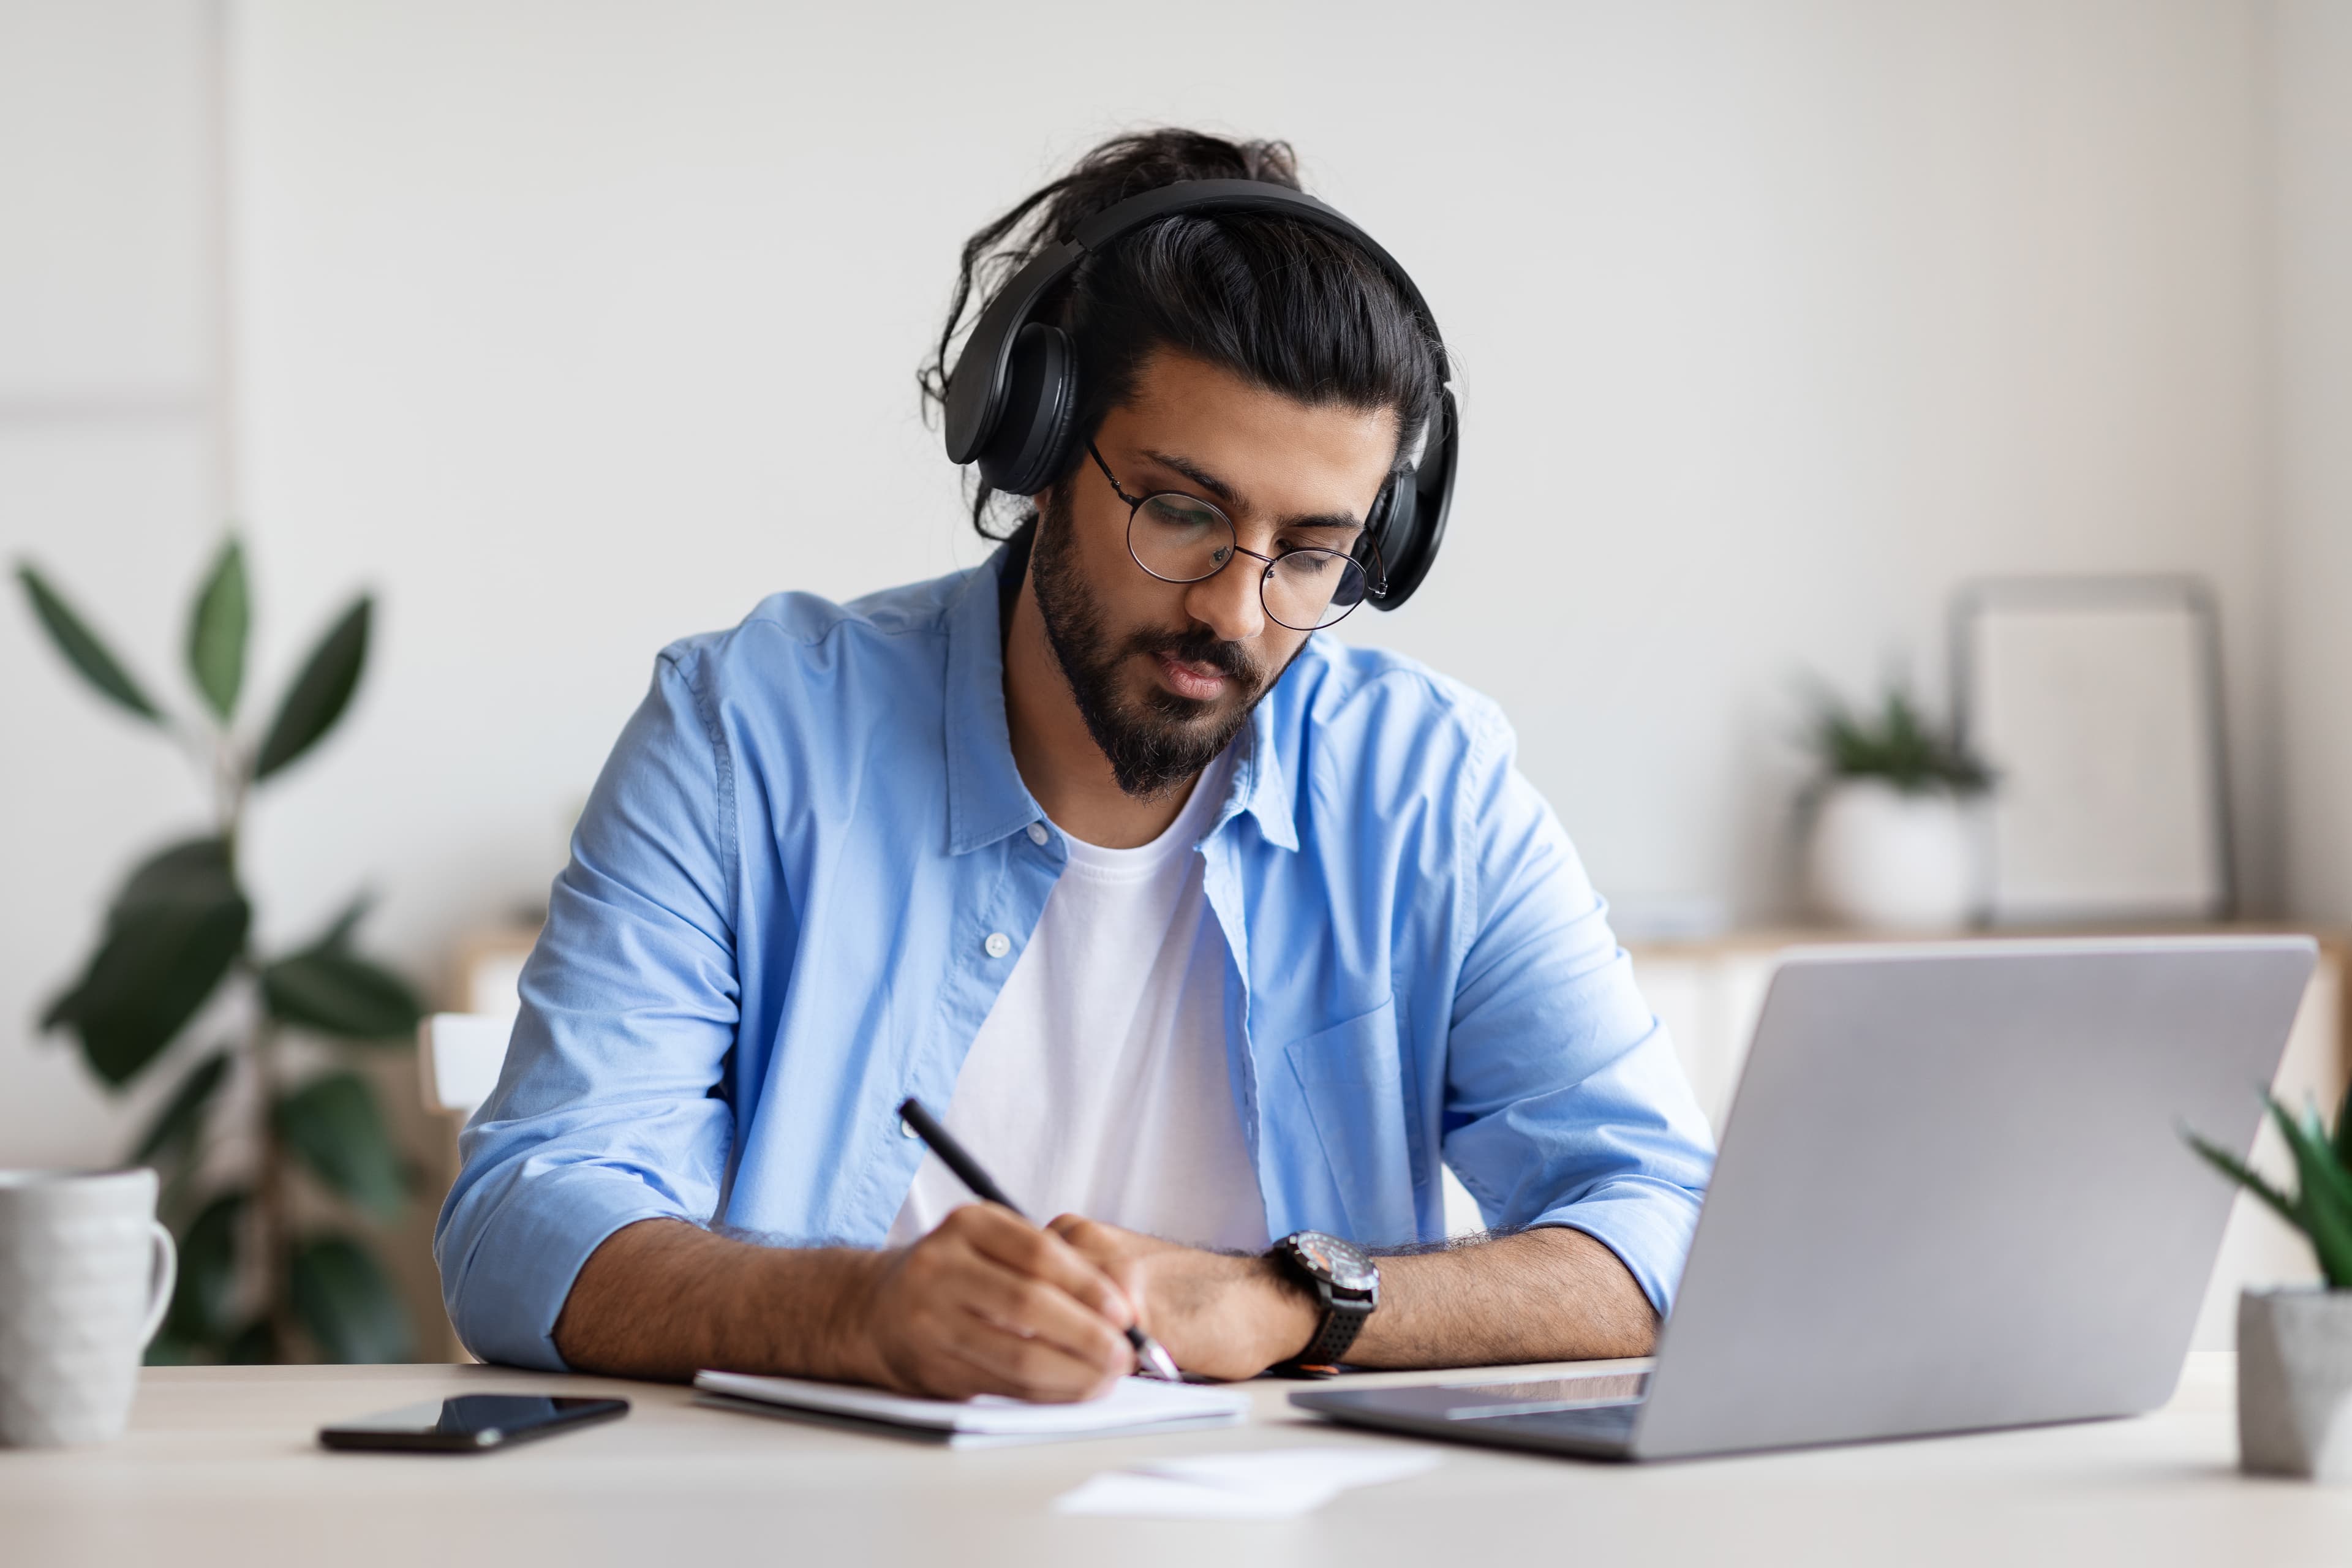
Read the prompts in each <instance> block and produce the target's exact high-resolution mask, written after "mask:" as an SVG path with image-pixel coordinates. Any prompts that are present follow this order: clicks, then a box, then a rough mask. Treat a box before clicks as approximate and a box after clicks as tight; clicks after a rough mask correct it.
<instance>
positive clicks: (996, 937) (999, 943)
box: [980, 931, 1013, 958]
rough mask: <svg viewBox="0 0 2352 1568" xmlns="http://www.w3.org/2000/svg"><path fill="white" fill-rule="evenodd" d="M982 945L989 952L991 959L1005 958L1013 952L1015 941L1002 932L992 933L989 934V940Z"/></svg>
mask: <svg viewBox="0 0 2352 1568" xmlns="http://www.w3.org/2000/svg"><path fill="white" fill-rule="evenodd" d="M980 945H981V946H982V947H983V948H985V949H987V950H988V956H989V957H991V958H1003V956H1004V955H1005V954H1006V953H1008V952H1012V951H1013V939H1012V938H1011V937H1009V936H1007V935H1005V934H1004V933H1003V931H990V932H989V933H988V940H987V941H986V942H982V943H981V944H980Z"/></svg>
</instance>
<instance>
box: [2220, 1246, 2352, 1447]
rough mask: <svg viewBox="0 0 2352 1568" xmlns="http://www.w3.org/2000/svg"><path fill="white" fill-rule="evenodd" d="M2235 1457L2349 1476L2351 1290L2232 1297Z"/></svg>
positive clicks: (2351, 1438)
mask: <svg viewBox="0 0 2352 1568" xmlns="http://www.w3.org/2000/svg"><path fill="white" fill-rule="evenodd" d="M2238 1463H2239V1465H2240V1466H2241V1467H2242V1468H2244V1469H2245V1470H2247V1471H2248V1472H2249V1473H2251V1474H2254V1475H2264V1476H2300V1477H2302V1478H2304V1479H2306V1480H2318V1481H2341V1480H2352V1290H2323V1289H2316V1288H2312V1287H2306V1288H2304V1289H2284V1290H2248V1291H2246V1292H2245V1293H2244V1294H2242V1295H2241V1296H2240V1297H2239V1298H2238Z"/></svg>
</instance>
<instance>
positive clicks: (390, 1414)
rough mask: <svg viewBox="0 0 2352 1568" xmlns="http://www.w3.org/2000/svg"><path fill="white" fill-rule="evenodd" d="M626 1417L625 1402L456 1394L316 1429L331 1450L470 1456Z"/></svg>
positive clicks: (545, 1395)
mask: <svg viewBox="0 0 2352 1568" xmlns="http://www.w3.org/2000/svg"><path fill="white" fill-rule="evenodd" d="M628 1412H629V1402H628V1401H627V1400H625V1399H587V1398H580V1397H576V1396H569V1395H563V1394H459V1395H457V1397H456V1398H455V1399H437V1400H429V1401H427V1402H425V1404H422V1405H403V1406H401V1407H400V1408H399V1409H397V1410H385V1411H381V1412H379V1413H377V1414H376V1415H362V1416H361V1417H360V1418H359V1419H358V1420H356V1421H345V1422H342V1423H341V1424H339V1425H337V1426H324V1427H321V1428H320V1431H319V1441H320V1442H321V1443H323V1444H325V1445H326V1446H327V1447H330V1448H407V1449H415V1450H425V1451H430V1452H436V1453H474V1452H478V1451H480V1450H482V1449H484V1448H495V1447H499V1446H500V1445H501V1444H506V1443H519V1442H521V1441H523V1440H524V1439H526V1438H530V1437H543V1436H548V1435H550V1434H551V1433H555V1432H561V1431H563V1430H564V1429H565V1428H567V1427H572V1426H588V1425H591V1424H592V1423H594V1422H598V1421H610V1420H612V1419H613V1418H614V1417H615V1416H618V1415H627V1414H628Z"/></svg>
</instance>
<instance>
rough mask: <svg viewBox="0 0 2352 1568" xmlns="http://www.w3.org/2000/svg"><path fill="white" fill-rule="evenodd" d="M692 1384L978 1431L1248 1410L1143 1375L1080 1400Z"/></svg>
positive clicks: (1227, 1394) (745, 1376) (1174, 1422)
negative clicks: (1030, 1402)
mask: <svg viewBox="0 0 2352 1568" xmlns="http://www.w3.org/2000/svg"><path fill="white" fill-rule="evenodd" d="M694 1386H695V1387H697V1388H700V1389H706V1390H708V1391H709V1392H710V1393H713V1394H731V1395H733V1396H735V1397H736V1398H738V1399H757V1400H761V1401H764V1402H765V1403H767V1404H770V1405H785V1406H788V1407H792V1408H795V1409H801V1410H818V1411H824V1412H825V1413H827V1414H830V1415H851V1416H856V1417H857V1418H858V1419H860V1420H866V1421H883V1422H888V1423H890V1424H892V1425H894V1426H908V1427H915V1428H919V1429H921V1430H926V1431H933V1432H953V1433H961V1434H969V1435H972V1436H1004V1437H1077V1436H1096V1435H1099V1434H1103V1433H1109V1432H1120V1431H1133V1430H1137V1429H1139V1428H1147V1429H1148V1428H1150V1427H1152V1426H1161V1425H1167V1426H1201V1425H1203V1424H1224V1423H1229V1422H1234V1421H1238V1420H1240V1419H1241V1418H1242V1416H1243V1415H1244V1414H1246V1413H1247V1411H1248V1409H1249V1396H1248V1395H1247V1394H1238V1393H1235V1392H1234V1391H1233V1390H1231V1389H1224V1388H1196V1387H1193V1386H1192V1385H1191V1384H1180V1383H1155V1382H1153V1381H1152V1380H1150V1378H1142V1377H1126V1378H1121V1379H1120V1380H1119V1381H1118V1384H1117V1385H1116V1386H1114V1387H1113V1388H1112V1389H1111V1391H1110V1393H1109V1394H1108V1395H1106V1396H1105V1397H1103V1398H1101V1399H1089V1400H1085V1401H1082V1402H1080V1403H1078V1404H1076V1405H1026V1404H1024V1403H1023V1402H1021V1401H1020V1400H1017V1399H1000V1398H997V1397H995V1396H994V1395H992V1394H983V1395H982V1396H981V1397H980V1398H978V1399H916V1398H911V1397H909V1396H908V1395H906V1394H886V1393H884V1392H883V1391H882V1390H880V1389H878V1388H858V1387H853V1386H851V1385H849V1384H839V1383H813V1382H810V1381H808V1380H806V1379H803V1378H797V1377H755V1376H752V1375H751V1374H750V1373H740V1372H701V1373H696V1374H695V1378H694Z"/></svg>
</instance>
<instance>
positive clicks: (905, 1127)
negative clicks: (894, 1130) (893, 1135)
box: [898, 1116, 922, 1138]
mask: <svg viewBox="0 0 2352 1568" xmlns="http://www.w3.org/2000/svg"><path fill="white" fill-rule="evenodd" d="M898 1136H899V1137H901V1138H920V1137H921V1136H922V1134H921V1133H919V1132H918V1131H915V1129H914V1127H913V1126H912V1124H910V1123H909V1122H908V1121H907V1119H906V1118H905V1117H903V1116H901V1117H900V1118H898Z"/></svg>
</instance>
